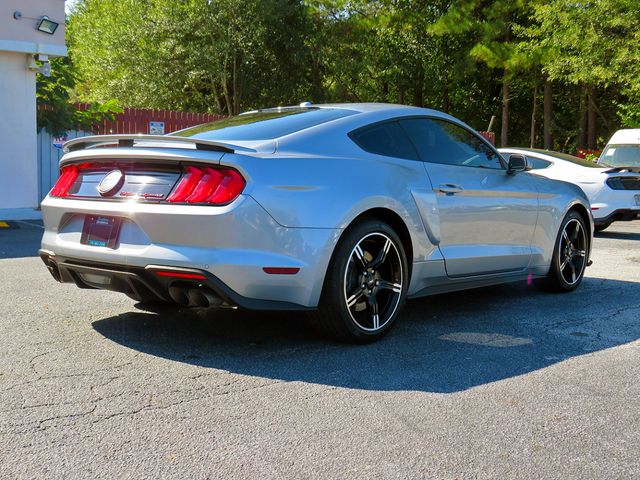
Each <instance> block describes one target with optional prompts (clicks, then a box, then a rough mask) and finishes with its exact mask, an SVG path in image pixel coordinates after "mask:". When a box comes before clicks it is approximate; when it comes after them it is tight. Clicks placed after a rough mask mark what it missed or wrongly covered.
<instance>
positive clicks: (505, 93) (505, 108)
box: [500, 71, 509, 147]
mask: <svg viewBox="0 0 640 480" xmlns="http://www.w3.org/2000/svg"><path fill="white" fill-rule="evenodd" d="M500 146H501V147H508V146H509V80H507V72H506V71H505V72H504V78H503V79H502V131H501V133H500Z"/></svg>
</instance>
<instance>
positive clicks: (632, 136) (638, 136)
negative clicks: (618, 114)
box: [608, 128, 640, 145]
mask: <svg viewBox="0 0 640 480" xmlns="http://www.w3.org/2000/svg"><path fill="white" fill-rule="evenodd" d="M621 144H631V145H634V144H640V128H625V129H622V130H618V131H617V132H616V133H614V134H613V136H612V137H611V140H609V143H608V145H621Z"/></svg>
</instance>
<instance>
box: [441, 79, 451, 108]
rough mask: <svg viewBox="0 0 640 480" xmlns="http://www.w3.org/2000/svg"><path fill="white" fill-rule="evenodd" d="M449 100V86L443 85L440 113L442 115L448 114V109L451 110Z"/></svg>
mask: <svg viewBox="0 0 640 480" xmlns="http://www.w3.org/2000/svg"><path fill="white" fill-rule="evenodd" d="M450 101H451V100H450V99H449V86H448V85H445V86H444V89H443V91H442V111H443V112H444V113H449V109H450V108H451V105H450Z"/></svg>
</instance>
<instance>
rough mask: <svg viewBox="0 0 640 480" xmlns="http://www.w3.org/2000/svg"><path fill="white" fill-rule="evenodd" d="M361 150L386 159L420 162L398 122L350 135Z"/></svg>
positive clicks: (383, 124) (375, 126) (371, 127)
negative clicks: (393, 158)
mask: <svg viewBox="0 0 640 480" xmlns="http://www.w3.org/2000/svg"><path fill="white" fill-rule="evenodd" d="M349 136H350V137H351V139H352V140H353V141H354V142H355V143H356V145H358V146H359V147H360V148H361V149H363V150H364V151H366V152H369V153H375V154H377V155H384V156H386V157H395V158H404V159H406V160H418V154H417V152H416V150H415V148H414V147H413V144H412V143H411V140H409V137H408V136H407V134H406V133H405V131H404V130H403V129H402V127H400V124H398V122H386V123H380V124H378V125H372V126H369V127H365V128H362V129H360V130H356V131H355V132H352V133H350V134H349Z"/></svg>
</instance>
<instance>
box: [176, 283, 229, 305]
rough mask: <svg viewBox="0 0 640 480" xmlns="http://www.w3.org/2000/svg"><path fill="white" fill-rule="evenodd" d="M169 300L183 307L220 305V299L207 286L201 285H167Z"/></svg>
mask: <svg viewBox="0 0 640 480" xmlns="http://www.w3.org/2000/svg"><path fill="white" fill-rule="evenodd" d="M169 296H170V297H171V300H173V301H174V302H176V303H177V304H178V305H182V306H185V307H202V308H207V307H218V306H220V305H222V299H221V298H220V297H218V296H217V295H216V294H215V293H213V292H212V291H211V290H210V289H209V288H207V287H204V286H201V287H191V288H188V287H179V286H175V285H172V286H171V287H169Z"/></svg>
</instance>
